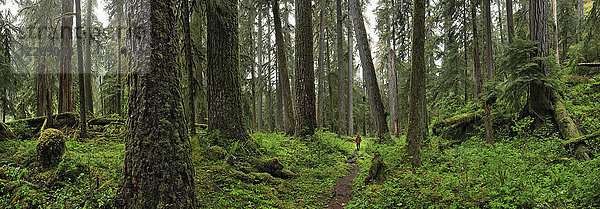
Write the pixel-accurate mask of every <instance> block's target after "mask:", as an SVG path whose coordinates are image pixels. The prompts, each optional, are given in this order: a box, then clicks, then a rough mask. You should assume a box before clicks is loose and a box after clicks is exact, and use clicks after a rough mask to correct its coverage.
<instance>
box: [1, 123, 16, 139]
mask: <svg viewBox="0 0 600 209" xmlns="http://www.w3.org/2000/svg"><path fill="white" fill-rule="evenodd" d="M12 138H14V134H13V133H12V131H11V130H10V128H8V126H7V125H6V124H4V123H3V122H0V141H4V140H9V139H12Z"/></svg>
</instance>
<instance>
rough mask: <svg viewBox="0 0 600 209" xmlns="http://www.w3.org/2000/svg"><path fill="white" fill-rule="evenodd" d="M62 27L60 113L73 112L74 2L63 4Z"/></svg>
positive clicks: (64, 1) (71, 0)
mask: <svg viewBox="0 0 600 209" xmlns="http://www.w3.org/2000/svg"><path fill="white" fill-rule="evenodd" d="M62 11H63V17H62V26H61V30H60V36H61V45H60V46H61V47H60V48H61V49H60V52H61V55H60V78H59V79H58V80H59V81H58V84H59V85H58V113H63V112H73V75H72V74H73V70H72V67H71V55H72V54H73V47H72V46H73V43H72V42H73V41H72V40H73V15H72V14H71V13H73V0H63V2H62Z"/></svg>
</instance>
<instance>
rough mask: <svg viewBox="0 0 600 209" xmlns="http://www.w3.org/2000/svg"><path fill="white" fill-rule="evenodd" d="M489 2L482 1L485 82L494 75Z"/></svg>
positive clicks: (486, 0)
mask: <svg viewBox="0 0 600 209" xmlns="http://www.w3.org/2000/svg"><path fill="white" fill-rule="evenodd" d="M490 1H491V0H483V9H484V13H483V15H484V18H483V19H484V23H485V32H484V37H485V58H486V62H485V64H486V72H487V80H488V81H491V80H492V76H493V75H494V58H493V55H492V53H493V52H492V51H493V49H492V11H491V9H490Z"/></svg>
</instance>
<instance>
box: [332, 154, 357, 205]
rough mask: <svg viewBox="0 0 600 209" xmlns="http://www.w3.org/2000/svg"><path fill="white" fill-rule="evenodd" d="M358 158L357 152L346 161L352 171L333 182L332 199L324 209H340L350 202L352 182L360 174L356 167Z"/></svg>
mask: <svg viewBox="0 0 600 209" xmlns="http://www.w3.org/2000/svg"><path fill="white" fill-rule="evenodd" d="M357 158H358V151H354V155H353V157H352V158H350V159H348V160H346V163H348V164H349V165H350V166H352V171H351V172H350V173H349V174H348V175H346V176H345V177H344V178H341V179H339V180H337V182H335V187H333V193H334V194H333V198H331V201H330V202H329V204H328V205H327V206H326V207H325V208H331V209H342V208H344V207H345V206H346V205H348V202H350V198H352V196H353V193H352V185H350V184H351V183H352V180H353V179H354V177H356V175H357V174H358V173H360V168H359V167H358V166H356V159H357Z"/></svg>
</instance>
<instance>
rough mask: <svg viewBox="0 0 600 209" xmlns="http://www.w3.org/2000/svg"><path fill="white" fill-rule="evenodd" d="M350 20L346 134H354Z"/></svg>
mask: <svg viewBox="0 0 600 209" xmlns="http://www.w3.org/2000/svg"><path fill="white" fill-rule="evenodd" d="M352 39H353V38H352V21H350V22H349V24H348V135H349V136H354V101H353V100H352V97H353V93H354V91H353V90H354V62H353V61H352V60H353V56H354V50H352Z"/></svg>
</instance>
